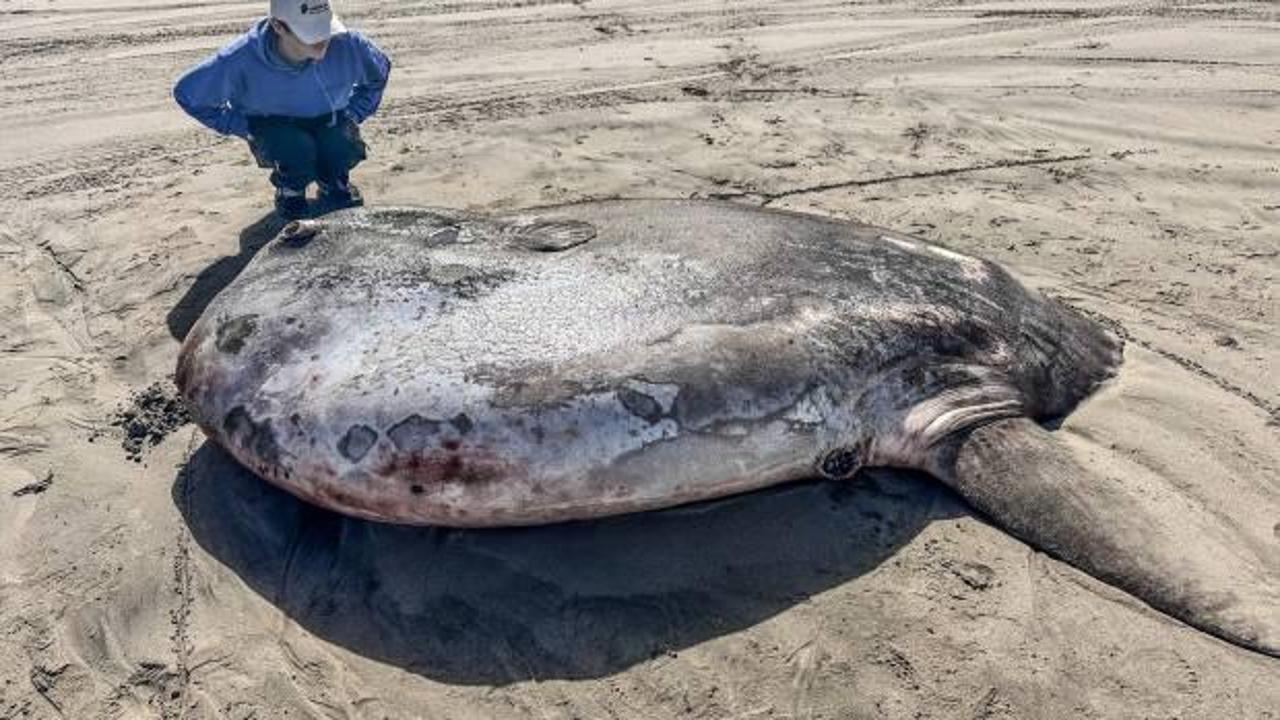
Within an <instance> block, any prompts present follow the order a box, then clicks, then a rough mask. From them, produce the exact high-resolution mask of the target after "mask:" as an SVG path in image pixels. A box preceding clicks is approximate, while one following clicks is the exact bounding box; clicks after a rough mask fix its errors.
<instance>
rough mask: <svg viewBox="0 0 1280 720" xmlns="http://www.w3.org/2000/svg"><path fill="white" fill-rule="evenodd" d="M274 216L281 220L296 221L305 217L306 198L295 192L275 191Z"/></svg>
mask: <svg viewBox="0 0 1280 720" xmlns="http://www.w3.org/2000/svg"><path fill="white" fill-rule="evenodd" d="M276 215H278V216H279V217H280V219H281V220H297V219H299V218H303V217H306V216H307V196H306V194H305V193H300V192H298V191H297V190H288V189H286V188H277V189H276Z"/></svg>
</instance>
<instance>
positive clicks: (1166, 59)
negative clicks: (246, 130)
mask: <svg viewBox="0 0 1280 720" xmlns="http://www.w3.org/2000/svg"><path fill="white" fill-rule="evenodd" d="M265 5H266V4H265V3H263V2H256V1H255V2H200V3H189V2H173V1H172V0H128V1H127V2H126V1H125V0H0V31H2V32H0V34H2V35H3V37H4V40H3V42H0V59H2V60H3V63H0V99H3V102H0V124H2V126H3V127H4V129H5V130H4V132H0V718H6V719H7V718H77V719H78V718H154V717H161V718H234V719H235V720H249V719H250V718H257V719H259V720H265V719H267V718H313V717H314V718H369V719H373V718H432V719H437V718H457V719H459V720H480V719H489V718H494V719H498V718H539V719H556V720H569V719H570V718H583V719H589V718H626V719H633V718H794V719H797V720H798V719H801V718H805V719H815V720H816V719H817V718H830V719H836V718H839V719H846V718H867V719H870V718H1067V717H1079V718H1179V719H1181V720H1189V719H1193V718H1255V719H1259V720H1262V719H1266V720H1280V660H1278V659H1276V658H1272V657H1267V656H1264V655H1261V654H1257V653H1253V652H1250V651H1247V650H1244V649H1241V648H1239V647H1236V646H1233V645H1230V644H1227V643H1225V642H1223V641H1220V640H1218V639H1216V638H1213V637H1211V636H1209V635H1206V634H1205V633H1202V632H1199V631H1197V630H1194V629H1192V628H1189V627H1187V626H1185V625H1183V624H1181V623H1179V622H1177V621H1175V620H1172V619H1170V618H1169V617H1167V616H1165V615H1163V614H1161V613H1158V612H1156V611H1154V610H1151V609H1150V608H1148V607H1146V606H1145V605H1143V604H1142V603H1141V602H1139V601H1137V600H1135V599H1133V598H1132V597H1130V596H1128V595H1126V594H1124V593H1122V592H1120V591H1118V590H1115V589H1114V588H1111V587H1109V586H1107V585H1105V584H1103V583H1101V582H1099V581H1098V580H1095V579H1093V578H1091V577H1089V576H1088V575H1085V574H1084V573H1082V572H1079V571H1078V570H1075V569H1074V568H1072V567H1070V566H1067V565H1065V564H1063V563H1060V562H1058V561H1056V560H1053V559H1052V558H1049V557H1048V556H1046V555H1044V554H1042V553H1040V552H1037V551H1036V550H1034V549H1032V548H1030V547H1028V546H1027V545H1026V544H1024V543H1022V542H1020V541H1018V540H1017V539H1015V538H1012V537H1010V536H1009V535H1008V534H1006V533H1004V532H1002V531H1001V530H999V529H998V528H996V527H994V526H993V525H991V524H989V523H987V522H986V521H984V520H983V519H981V518H980V517H978V516H977V515H976V514H975V513H974V512H973V511H971V510H970V509H969V508H968V507H967V506H966V505H965V504H964V502H963V501H961V500H960V499H959V498H958V497H957V496H956V495H954V494H952V493H951V492H950V491H948V490H946V489H945V488H944V487H943V486H941V485H940V484H938V483H937V482H935V481H934V480H932V479H931V478H929V477H927V476H924V475H918V474H912V473H905V472H892V471H886V470H877V471H873V472H869V473H864V474H863V475H862V476H861V477H860V479H859V480H858V481H856V482H852V483H848V484H842V485H837V484H832V483H821V482H812V483H799V484H796V485H791V486H787V487H782V488H776V489H773V490H770V491H766V492H761V493H756V494H751V495H747V496H742V497H737V498H732V499H729V500H726V501H721V502H716V503H712V504H707V505H697V506H691V507H685V508H678V509H674V510H670V511H664V512H658V513H649V514H643V515H635V516H626V517H619V518H613V519H609V520H605V521H599V522H589V523H575V524H569V525H561V526H552V527H543V528H526V529H513V530H501V531H487V532H480V531H460V530H445V529H438V528H407V527H395V526H388V525H378V524H375V523H369V522H362V521H357V520H352V519H349V518H343V517H341V516H338V515H335V514H331V513H328V512H325V511H322V510H319V509H316V508H312V507H310V506H307V505H305V504H303V503H302V502H300V501H298V500H296V499H294V498H293V497H292V496H289V495H287V494H285V493H283V492H281V491H279V490H276V489H274V488H272V487H270V486H268V485H266V484H265V483H263V482H261V481H259V480H258V479H257V478H255V477H254V476H253V475H251V474H249V473H248V472H247V471H245V470H243V469H241V468H239V467H238V466H237V465H236V464H235V462H234V461H233V460H231V459H230V458H229V457H228V456H227V455H225V454H224V453H223V452H222V451H221V450H219V449H218V448H217V447H216V446H215V445H213V444H212V443H209V442H207V441H206V440H205V438H204V436H203V434H202V433H201V432H200V430H199V429H198V428H197V427H196V426H195V425H194V424H191V423H190V422H188V421H187V419H186V418H185V416H184V413H183V411H182V408H181V407H180V406H178V405H177V404H176V403H174V402H173V392H174V391H173V385H172V375H173V368H174V362H175V358H176V356H177V352H178V347H179V344H180V342H181V340H182V338H183V337H184V336H185V334H186V332H187V331H188V330H189V329H190V327H191V325H192V324H193V323H194V322H195V320H196V319H197V318H198V317H199V315H200V313H201V311H202V310H203V309H204V307H205V306H206V305H207V304H208V303H209V301H210V299H211V298H212V297H214V295H216V294H217V293H218V291H219V290H221V289H222V288H223V287H225V286H226V285H227V284H228V283H229V282H230V281H231V280H232V279H234V278H235V277H236V275H237V273H238V272H239V271H240V270H241V269H242V268H243V267H244V266H245V264H246V263H248V262H249V260H250V259H251V258H252V257H253V255H254V253H255V252H256V251H257V250H258V249H259V248H260V247H261V246H262V245H263V244H264V243H266V242H267V241H268V240H270V239H271V238H272V237H273V236H274V235H275V234H276V233H277V232H278V231H279V229H280V228H281V226H282V223H281V222H280V221H278V220H277V219H276V218H275V216H274V215H273V214H272V212H271V188H270V185H269V184H268V181H267V178H266V175H265V173H264V171H262V170H260V169H259V168H257V167H256V166H255V164H254V163H253V161H252V159H251V157H250V155H249V153H248V151H247V150H246V148H245V145H244V143H243V142H242V141H239V140H235V139H224V138H219V137H218V136H216V135H215V134H214V133H212V132H210V131H208V130H206V129H204V128H202V127H200V126H199V125H197V124H196V123H195V122H194V121H193V120H191V119H190V118H189V117H187V116H186V115H184V114H183V113H182V112H181V111H180V110H179V108H178V107H177V106H176V105H175V104H174V102H173V100H172V97H171V94H170V93H171V90H172V86H173V83H174V81H175V80H176V79H177V77H178V76H179V75H180V74H181V73H182V72H183V70H185V69H186V68H188V67H190V66H191V65H193V64H194V63H196V62H198V61H199V60H200V59H202V58H203V57H205V56H206V55H208V54H209V53H211V52H212V51H214V50H215V49H216V48H217V47H219V46H220V45H222V44H224V43H226V42H228V41H229V40H231V39H232V38H233V37H235V36H236V35H237V34H239V33H240V32H243V31H244V30H246V29H247V28H248V27H249V26H250V25H251V24H252V23H253V22H254V21H255V20H256V19H257V18H259V17H260V16H261V15H262V14H263V13H264V10H265ZM336 7H337V8H338V10H339V11H340V12H341V13H342V15H343V18H344V20H345V21H346V23H347V25H348V26H350V27H353V28H358V29H360V30H361V31H363V32H364V33H366V34H367V35H368V36H370V37H371V38H373V39H374V40H376V41H377V42H378V43H379V45H380V46H381V47H382V48H383V49H385V50H386V51H387V53H388V55H390V56H391V58H392V60H393V62H394V70H393V73H392V79H391V84H390V86H389V87H388V90H387V93H386V96H385V99H384V102H383V105H382V108H381V110H380V112H379V113H378V114H377V115H376V116H375V117H373V118H372V119H371V120H369V122H368V123H366V125H365V126H364V133H365V137H366V140H367V141H368V143H369V147H370V157H369V159H368V161H367V162H365V163H364V164H362V165H361V166H360V167H359V168H357V169H356V171H355V172H354V179H355V181H356V182H357V183H359V185H360V187H361V188H362V189H363V191H364V194H365V196H366V199H367V200H368V202H370V203H371V204H379V205H429V206H444V207H453V208H463V209H468V210H474V211H479V212H489V211H503V210H511V209H517V208H521V207H529V206H536V205H548V204H554V203H558V202H567V201H574V200H581V199H589V198H619V197H621V198H635V197H677V198H715V199H722V200H726V201H730V202H737V203H744V204H748V205H753V206H765V207H772V208H780V209H789V210H796V211H802V212H811V213H817V214H822V215H827V216H832V217H837V218H847V219H854V220H858V221H862V222H866V223H871V224H875V225H881V226H885V227H889V228H893V229H895V230H899V231H903V232H908V233H911V234H914V235H917V236H919V237H922V238H925V239H927V240H930V241H933V242H937V243H940V244H942V245H945V246H947V247H950V248H954V249H955V250H958V251H961V252H965V253H971V254H974V255H979V256H982V257H986V258H989V259H992V260H995V261H997V262H999V263H1001V264H1003V265H1004V266H1005V267H1007V268H1009V269H1010V270H1011V271H1012V272H1014V273H1015V274H1016V275H1017V276H1018V277H1019V278H1021V279H1022V280H1023V281H1024V282H1026V283H1027V284H1028V285H1031V286H1033V287H1036V288H1039V289H1041V290H1042V291H1043V292H1045V293H1047V294H1049V295H1052V296H1054V297H1056V298H1059V299H1061V300H1062V301H1064V302H1066V303H1068V304H1070V305H1072V306H1074V307H1076V308H1078V309H1080V310H1081V311H1082V312H1085V313H1087V314H1090V315H1092V316H1094V317H1095V318H1098V319H1099V320H1101V321H1103V322H1106V323H1108V324H1110V325H1112V326H1113V327H1115V328H1116V329H1117V330H1118V331H1120V332H1122V333H1123V334H1124V335H1125V337H1126V338H1127V341H1128V342H1127V346H1126V351H1125V362H1124V365H1123V369H1122V372H1121V373H1120V375H1119V376H1118V378H1117V379H1116V380H1115V381H1114V382H1112V383H1110V384H1109V385H1107V386H1106V387H1105V388H1104V389H1103V390H1102V391H1101V392H1099V393H1098V394H1096V395H1095V396H1093V397H1092V398H1090V399H1089V401H1088V402H1086V403H1085V404H1084V405H1083V406H1082V407H1080V408H1079V409H1078V410H1077V411H1076V412H1074V413H1073V414H1071V415H1070V416H1069V417H1068V418H1067V419H1066V421H1065V422H1064V423H1063V425H1062V427H1061V428H1059V429H1058V431H1057V432H1058V433H1059V435H1060V436H1061V437H1063V438H1064V439H1065V441H1066V442H1067V444H1068V445H1069V446H1070V447H1071V449H1072V451H1073V453H1075V454H1076V455H1077V456H1078V457H1081V458H1087V460H1088V462H1089V463H1091V465H1092V466H1093V467H1097V468H1101V469H1103V470H1104V471H1105V472H1106V473H1108V474H1109V476H1111V477H1116V478H1119V479H1120V480H1124V479H1125V478H1139V477H1141V478H1148V479H1150V478H1155V479H1156V481H1158V482H1160V483H1164V486H1166V487H1168V488H1171V489H1173V490H1174V491H1176V492H1178V493H1180V494H1183V495H1185V496H1187V497H1189V498H1191V499H1192V500H1193V501H1194V502H1197V503H1200V504H1201V506H1202V507H1204V508H1205V509H1206V512H1227V510H1226V509H1227V508H1229V509H1230V512H1231V513H1232V514H1233V521H1234V522H1236V523H1237V524H1238V525H1239V526H1241V527H1243V528H1245V529H1246V530H1247V531H1248V532H1249V533H1250V534H1251V536H1252V538H1253V539H1255V540H1256V541H1257V542H1258V543H1260V544H1262V545H1264V546H1266V547H1270V548H1275V550H1276V555H1274V556H1273V557H1277V558H1280V516H1277V515H1276V514H1275V509H1276V508H1277V507H1280V383H1278V382H1277V379H1276V378H1277V374H1278V373H1280V295H1278V293H1277V289H1278V288H1280V122H1278V121H1277V118H1278V117H1280V116H1278V114H1277V107H1278V105H1280V6H1277V4H1276V3H1274V2H1229V1H1227V2H1187V1H1183V0H1176V1H1172V2H1145V1H1139V2H1119V1H1118V0H1091V1H1088V2H1077V3H1051V2H1041V1H1034V0H1013V1H1010V2H994V1H993V2H966V1H962V0H937V1H928V2H895V1H892V0H887V1H885V2H865V3H864V2H860V3H841V2H832V1H825V0H796V1H795V2H785V3H770V2H762V1H759V0H744V1H742V2H720V1H714V2H713V1H711V0H685V1H684V2H647V3H645V2H634V1H623V0H612V1H606V0H574V1H572V2H558V1H552V0H519V1H511V2H508V1H506V0H447V1H443V2H434V1H432V2H416V1H412V0H341V1H340V2H339V3H338V4H337V6H336ZM230 498H235V499H236V500H235V503H234V507H235V512H229V511H228V510H229V508H231V507H232V506H233V503H231V501H230V500H229V499H230ZM245 507H250V508H252V511H251V512H245V511H244V508H245ZM1187 542H1188V543H1195V542H1196V538H1195V537H1188V538H1187Z"/></svg>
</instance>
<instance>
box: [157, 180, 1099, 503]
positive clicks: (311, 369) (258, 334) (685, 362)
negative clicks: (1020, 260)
mask: <svg viewBox="0 0 1280 720" xmlns="http://www.w3.org/2000/svg"><path fill="white" fill-rule="evenodd" d="M1119 361H1120V343H1119V341H1118V339H1117V338H1116V337H1114V336H1113V335H1112V334H1110V333H1109V332H1107V331H1106V330H1104V329H1103V328H1101V327H1100V326H1098V325H1096V324H1095V323H1093V322H1090V321H1088V320H1086V319H1085V318H1082V317H1080V316H1079V315H1077V314H1075V313H1073V312H1071V311H1070V310H1068V309H1067V308H1065V307H1063V306H1061V305H1060V304H1058V303H1055V302H1053V301H1050V300H1047V299H1046V298H1044V297H1042V296H1041V295H1039V294H1038V293H1035V292H1032V291H1029V290H1027V289H1026V288H1025V287H1023V286H1022V285H1021V284H1020V283H1018V282H1017V281H1016V280H1014V279H1013V278H1012V277H1011V276H1010V275H1009V274H1008V273H1007V272H1006V271H1004V270H1003V269H1001V268H1000V267H998V266H996V265H994V264H993V263H990V262H988V261H985V260H980V259H977V258H972V257H969V256H966V255H962V254H959V253H956V252H953V251H951V250H947V249H945V248H941V247H938V246H936V245H932V244H929V243H927V242H925V241H923V240H919V239H916V238H912V237H909V236H906V235H902V234H900V233H896V232H893V231H889V230H884V229H881V228H875V227H871V226H867V225H861V224H856V223H850V222H842V221H836V220H831V219H827V218H821V217H816V216H811V215H801V214H796V213H787V212H779V211H772V210H761V209H755V208H749V207H743V206H738V205H733V204H728V203H713V202H698V201H668V200H635V201H610V202H588V203H580V204H573V205H564V206H557V207H548V208H541V209H535V210H528V211H522V212H519V213H512V214H506V215H499V216H493V217H487V216H480V215H474V214H468V213H463V212H458V211H452V210H441V209H428V208H364V209H356V210H351V211H345V212H343V213H337V214H334V215H330V216H328V217H326V218H324V219H321V220H315V221H307V222H303V223H298V224H294V225H292V226H290V227H289V228H286V230H285V231H284V232H282V234H281V236H280V237H278V238H277V239H275V240H274V241H272V242H271V243H270V244H269V245H267V246H266V247H265V248H263V250H262V251H261V252H260V253H259V254H258V255H257V257H255V259H254V260H253V261H252V262H251V263H250V264H249V265H248V266H247V267H246V268H245V270H244V272H243V273H242V274H241V275H240V276H239V277H238V278H237V279H236V280H235V281H234V282H233V283H232V284H231V285H229V286H228V287H227V288H226V289H225V290H224V291H223V292H222V293H221V294H220V295H219V296H218V297H217V298H215V299H214V301H213V302H212V303H211V304H210V306H209V307H208V309H207V310H206V312H205V314H204V315H203V317H202V318H201V319H200V320H199V322H198V323H197V324H196V325H195V326H194V327H193V329H192V331H191V333H190V334H189V336H188V337H187V339H186V342H185V343H184V346H183V348H182V352H181V357H180V360H179V364H178V372H177V380H178V384H179V387H180V389H181V391H182V394H183V396H184V397H185V399H186V401H187V403H188V404H189V405H190V407H191V409H192V411H193V413H194V414H195V416H196V417H197V418H198V420H199V422H200V423H201V426H202V427H203V428H204V430H205V431H206V433H208V434H209V436H210V437H212V438H214V439H215V440H216V441H217V442H219V443H220V444H222V445H223V446H224V447H226V448H227V449H228V450H229V451H230V452H231V453H232V454H233V455H234V456H235V457H236V458H237V459H238V460H239V461H240V462H242V463H243V464H245V465H246V466H248V467H249V468H251V469H253V470H254V471H256V472H257V473H258V474H259V475H261V476H262V477H264V478H266V479H267V480H269V481H271V482H273V483H276V484H278V485H280V486H282V487H284V488H286V489H288V490H289V491H291V492H293V493H295V494H297V495H299V496H301V497H303V498H305V499H308V500H310V501H312V502H315V503H318V504H320V505H323V506H326V507H330V508H333V509H336V510H339V511H341V512H344V513H349V514H353V515H357V516H362V517H367V518H373V519H378V520H386V521H394V522H403V523H422V524H442V525H452V526H469V527H476V526H500V525H517V524H536V523H546V522H555V521H560V520H567V519H575V518H585V517H595V516H602V515H610V514H616V513H623V512H629V511H635V510H642V509H648V508H657V507H665V506H670V505H676V504H681V503H685V502H691V501H695V500H701V499H706V498H713V497H719V496H724V495H729V494H732V493H737V492H741V491H745V490H750V489H754V488H758V487H763V486H767V485H771V484H776V483H780V482H785V481H789V480H795V479H800V478H805V477H812V476H815V475H822V476H826V477H832V478H847V477H850V476H852V475H853V474H855V473H856V472H857V471H858V470H859V469H860V468H862V467H866V466H869V465H888V466H902V467H915V468H923V469H928V468H929V463H930V462H931V458H932V457H933V448H934V447H935V446H936V445H937V444H938V443H939V442H940V441H942V440H943V439H945V438H947V437H950V436H952V435H953V434H955V433H957V432H959V431H962V430H965V429H967V428H972V427H974V426H975V425H978V424H981V423H985V422H991V421H993V420H997V419H1000V418H1006V417H1016V416H1027V417H1031V418H1047V417H1053V416H1059V415H1062V414H1065V413H1066V412H1068V411H1069V410H1070V409H1071V408H1072V407H1074V406H1075V405H1076V404H1077V403H1078V402H1079V401H1080V400H1081V399H1082V398H1083V397H1085V396H1086V395H1088V394H1089V393H1090V392H1092V391H1093V389H1094V388H1096V386H1097V385H1098V384H1099V383H1100V382H1102V381H1103V380H1105V379H1106V378H1108V377H1110V376H1111V375H1112V374H1113V373H1114V371H1115V369H1116V367H1117V365H1118V363H1119Z"/></svg>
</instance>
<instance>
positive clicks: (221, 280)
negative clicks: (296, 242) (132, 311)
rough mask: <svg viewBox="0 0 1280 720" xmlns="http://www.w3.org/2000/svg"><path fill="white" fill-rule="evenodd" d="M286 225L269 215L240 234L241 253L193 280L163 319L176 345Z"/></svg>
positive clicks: (221, 259)
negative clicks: (216, 297) (214, 300)
mask: <svg viewBox="0 0 1280 720" xmlns="http://www.w3.org/2000/svg"><path fill="white" fill-rule="evenodd" d="M284 225H285V223H284V221H283V220H281V219H279V217H277V216H276V214H275V213H274V212H269V213H267V214H266V215H263V216H262V217H261V218H259V219H258V220H257V222H255V223H253V224H252V225H249V226H248V227H246V228H245V229H243V230H241V231H240V252H239V254H237V255H236V256H235V257H223V258H220V259H218V261H217V262H215V263H213V264H212V265H210V266H209V267H207V268H205V269H204V270H202V271H201V272H200V274H199V275H198V276H196V281H195V282H194V283H192V284H191V287H190V288H188V289H187V292H186V294H185V295H183V296H182V299H181V300H179V301H178V304H177V305H174V306H173V309H172V310H170V311H169V314H168V315H167V316H165V322H166V323H167V324H168V326H169V334H170V335H172V336H173V338H174V339H175V340H177V341H178V342H182V341H183V340H184V339H186V337H187V333H188V332H190V331H191V326H192V325H195V324H196V320H198V319H199V318H200V314H201V313H203V312H204V309H205V308H206V307H207V306H208V305H209V302H210V301H211V300H213V298H214V296H216V295H217V294H218V293H220V292H222V289H223V288H225V287H226V286H227V285H229V284H230V283H231V281H232V280H235V279H236V276H237V275H239V274H240V271H242V270H244V266H245V265H248V264H249V261H250V260H252V259H253V256H254V255H256V254H257V252H258V251H259V250H261V249H262V246H263V245H266V244H267V241H269V240H270V239H271V238H273V237H275V236H276V234H277V233H279V232H280V229H281V228H283V227H284Z"/></svg>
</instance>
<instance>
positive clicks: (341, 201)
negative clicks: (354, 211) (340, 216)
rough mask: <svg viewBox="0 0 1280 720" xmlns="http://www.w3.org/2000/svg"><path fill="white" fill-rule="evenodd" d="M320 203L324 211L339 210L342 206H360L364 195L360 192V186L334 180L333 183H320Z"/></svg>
mask: <svg viewBox="0 0 1280 720" xmlns="http://www.w3.org/2000/svg"><path fill="white" fill-rule="evenodd" d="M320 204H321V205H322V206H323V207H324V209H325V211H326V212H327V211H329V210H341V209H343V208H350V207H360V206H361V205H364V196H363V195H361V194H360V188H358V187H356V186H355V185H352V184H351V183H349V182H347V183H344V182H341V181H339V182H335V183H333V184H324V183H321V184H320Z"/></svg>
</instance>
